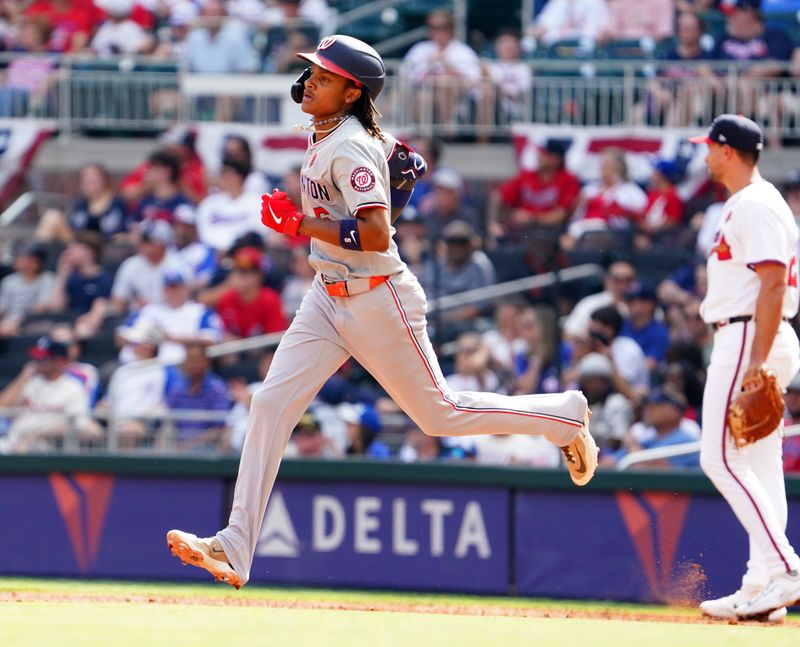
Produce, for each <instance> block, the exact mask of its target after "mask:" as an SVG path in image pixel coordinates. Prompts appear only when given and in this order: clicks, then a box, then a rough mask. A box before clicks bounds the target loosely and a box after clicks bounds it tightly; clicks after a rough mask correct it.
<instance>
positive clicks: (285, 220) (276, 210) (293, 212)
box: [261, 189, 305, 236]
mask: <svg viewBox="0 0 800 647" xmlns="http://www.w3.org/2000/svg"><path fill="white" fill-rule="evenodd" d="M303 218H305V214H304V213H302V212H301V211H298V209H297V207H296V206H294V203H293V202H292V201H291V200H290V199H289V198H288V196H287V195H286V194H285V193H284V192H283V191H278V189H273V190H272V195H270V194H269V193H265V194H264V195H262V196H261V222H263V223H264V225H265V226H267V227H269V228H270V229H274V230H275V231H277V232H278V233H281V234H286V235H287V236H297V229H298V227H300V221H301V220H302V219H303Z"/></svg>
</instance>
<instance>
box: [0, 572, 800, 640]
mask: <svg viewBox="0 0 800 647" xmlns="http://www.w3.org/2000/svg"><path fill="white" fill-rule="evenodd" d="M9 591H16V592H18V594H21V595H23V597H24V598H25V601H22V602H0V645H2V647H18V646H19V647H21V646H25V647H27V646H28V645H30V646H34V645H35V646H36V647H39V646H48V647H49V646H55V647H100V646H102V647H107V646H109V645H113V646H114V647H117V646H124V647H127V646H131V647H150V646H153V647H160V646H162V645H163V646H169V647H182V646H183V645H187V646H189V647H205V646H207V645H208V646H212V645H213V646H214V647H227V646H228V645H248V646H251V645H252V646H255V645H269V646H270V647H273V646H280V647H284V646H291V647H294V646H297V647H359V646H361V645H367V646H369V647H400V646H403V647H405V646H409V647H411V646H413V647H426V646H428V645H431V646H440V645H441V646H448V647H449V646H450V645H453V646H454V647H472V646H475V647H515V646H516V645H525V646H526V647H528V646H531V645H536V646H539V645H557V646H558V647H569V646H571V645H586V646H597V645H613V646H615V647H616V646H617V645H633V644H637V645H647V646H648V647H650V646H655V647H657V646H661V645H663V646H665V647H666V646H669V647H674V646H675V645H679V646H680V647H691V646H693V645H703V646H706V645H712V646H714V647H716V646H717V645H731V646H735V645H758V644H769V645H770V647H779V646H781V645H787V646H788V645H793V646H796V645H798V644H800V625H798V624H797V621H796V620H792V622H791V623H789V624H787V625H784V626H782V627H762V626H749V625H747V626H745V625H738V626H731V625H726V624H714V625H708V624H688V623H682V622H680V620H681V618H682V617H684V616H685V617H686V619H687V620H688V619H690V618H692V617H696V611H694V610H690V609H686V610H676V609H669V608H666V607H657V606H643V605H619V604H610V603H598V602H561V601H558V602H556V601H552V600H550V601H547V600H527V599H514V598H480V597H471V596H443V595H430V594H426V595H416V594H413V595H412V594H396V593H378V592H359V591H344V592H342V591H315V590H296V589H272V588H270V589H267V588H257V587H246V588H245V589H243V590H242V591H240V592H234V591H233V590H231V589H229V588H228V587H223V586H221V585H218V586H213V585H176V584H153V583H118V582H97V581H91V582H87V581H67V580H60V581H50V580H33V579H0V594H4V593H5V594H7V593H8V592H9ZM40 594H52V595H54V596H57V597H59V596H60V597H61V598H65V597H66V596H77V599H75V600H74V601H60V602H43V601H38V600H36V599H35V597H36V595H40ZM25 596H26V597H25ZM97 596H111V598H112V601H108V602H100V601H97V600H96V599H91V598H94V597H97ZM124 596H130V597H131V599H132V600H131V601H129V602H125V601H124V600H123V597H124ZM2 597H3V596H2V595H0V599H2ZM81 597H83V598H84V599H80V598H81ZM148 597H149V598H151V599H152V600H153V601H152V602H148V601H147V598H148ZM163 597H167V598H168V597H178V598H180V599H193V598H199V597H202V598H205V599H208V601H209V603H208V604H205V605H191V604H160V603H158V602H159V600H160V598H163ZM87 598H88V599H87ZM227 601H230V602H231V605H226V604H225V602H227ZM259 601H263V603H272V604H283V603H284V602H285V603H286V604H292V603H295V604H296V603H300V604H302V603H305V604H334V603H341V604H345V605H347V604H387V605H393V604H420V605H436V606H437V607H443V608H444V610H447V608H448V607H451V606H462V607H464V606H466V607H469V608H470V609H472V610H474V609H477V608H486V609H487V610H489V611H490V612H493V613H496V614H497V613H501V612H502V611H503V610H519V609H529V610H530V609H540V610H541V609H545V608H546V609H550V610H554V611H558V612H559V613H562V614H563V613H564V612H566V611H569V612H571V613H574V614H575V615H580V614H581V613H583V614H589V615H591V614H592V613H597V612H600V611H603V610H609V609H610V610H614V611H617V612H619V613H623V614H624V613H637V612H638V613H647V614H651V615H664V616H668V617H669V620H670V622H669V623H667V622H652V621H647V622H634V621H630V620H627V621H626V620H602V619H594V618H578V617H576V618H545V617H506V616H500V615H447V614H441V613H439V614H431V613H405V612H402V613H400V612H382V611H352V610H332V609H302V608H280V607H277V608H276V607H267V606H232V605H233V604H236V603H238V604H242V603H243V602H244V603H251V604H259V603H261V602H259ZM665 619H666V618H665Z"/></svg>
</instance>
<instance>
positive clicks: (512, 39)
mask: <svg viewBox="0 0 800 647" xmlns="http://www.w3.org/2000/svg"><path fill="white" fill-rule="evenodd" d="M494 52H495V59H493V60H488V61H486V62H485V63H484V77H485V80H486V81H488V85H487V86H485V87H484V89H483V92H482V93H481V101H480V103H479V110H481V112H482V114H481V115H479V116H478V122H479V123H480V124H485V125H491V122H493V123H495V124H508V123H510V122H513V121H522V120H525V119H526V118H527V115H525V114H524V107H525V106H526V105H527V104H528V94H529V93H530V90H531V85H532V81H533V79H532V74H531V68H530V66H529V65H528V64H527V63H526V62H525V61H523V60H521V58H520V56H521V54H522V49H521V46H520V41H519V34H518V33H517V32H516V31H514V30H511V29H505V30H502V31H501V32H500V33H499V34H498V35H497V37H496V38H495V41H494ZM492 117H493V119H492ZM482 139H483V141H488V137H484V138H482Z"/></svg>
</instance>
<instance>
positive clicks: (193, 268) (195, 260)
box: [175, 205, 219, 293]
mask: <svg viewBox="0 0 800 647" xmlns="http://www.w3.org/2000/svg"><path fill="white" fill-rule="evenodd" d="M196 213H197V212H196V210H195V209H194V208H192V207H190V206H189V205H181V206H180V207H178V208H177V209H175V246H176V248H177V250H176V251H177V253H178V256H180V258H181V259H182V260H183V263H184V265H185V266H186V267H187V268H188V270H189V273H190V279H189V288H190V290H191V291H192V293H194V292H195V291H196V290H198V289H201V288H204V287H206V286H207V285H208V284H209V283H210V282H211V279H212V278H213V277H214V275H215V274H216V272H217V268H218V267H219V261H218V260H217V252H216V250H215V249H214V248H213V247H210V246H209V245H206V244H205V243H201V242H200V239H199V238H198V236H197V220H196V218H197V215H196Z"/></svg>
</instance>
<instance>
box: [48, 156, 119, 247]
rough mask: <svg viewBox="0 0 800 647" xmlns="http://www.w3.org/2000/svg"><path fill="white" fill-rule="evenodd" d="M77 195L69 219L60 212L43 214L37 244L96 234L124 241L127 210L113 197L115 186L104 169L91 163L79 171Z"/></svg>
mask: <svg viewBox="0 0 800 647" xmlns="http://www.w3.org/2000/svg"><path fill="white" fill-rule="evenodd" d="M78 194H79V196H80V197H79V198H78V199H77V200H76V201H75V204H74V205H73V206H72V210H71V211H70V212H69V215H67V216H65V215H64V214H63V213H62V212H61V211H59V210H58V209H47V210H46V211H45V212H44V213H43V214H42V217H41V219H40V221H39V224H38V225H37V227H36V232H35V233H34V237H35V238H36V239H37V240H41V241H46V242H49V241H59V242H62V243H66V242H69V241H70V240H72V239H73V237H74V236H75V234H76V232H79V231H95V232H98V233H100V234H102V235H103V237H104V238H107V239H120V238H124V237H125V233H126V231H127V209H126V207H125V203H124V202H123V201H122V200H121V199H120V198H119V197H118V196H117V195H116V194H115V193H114V182H113V180H112V178H111V173H110V172H109V171H108V169H107V168H106V167H105V166H103V165H101V164H96V163H89V164H84V165H83V166H82V167H81V168H80V170H79V171H78Z"/></svg>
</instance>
